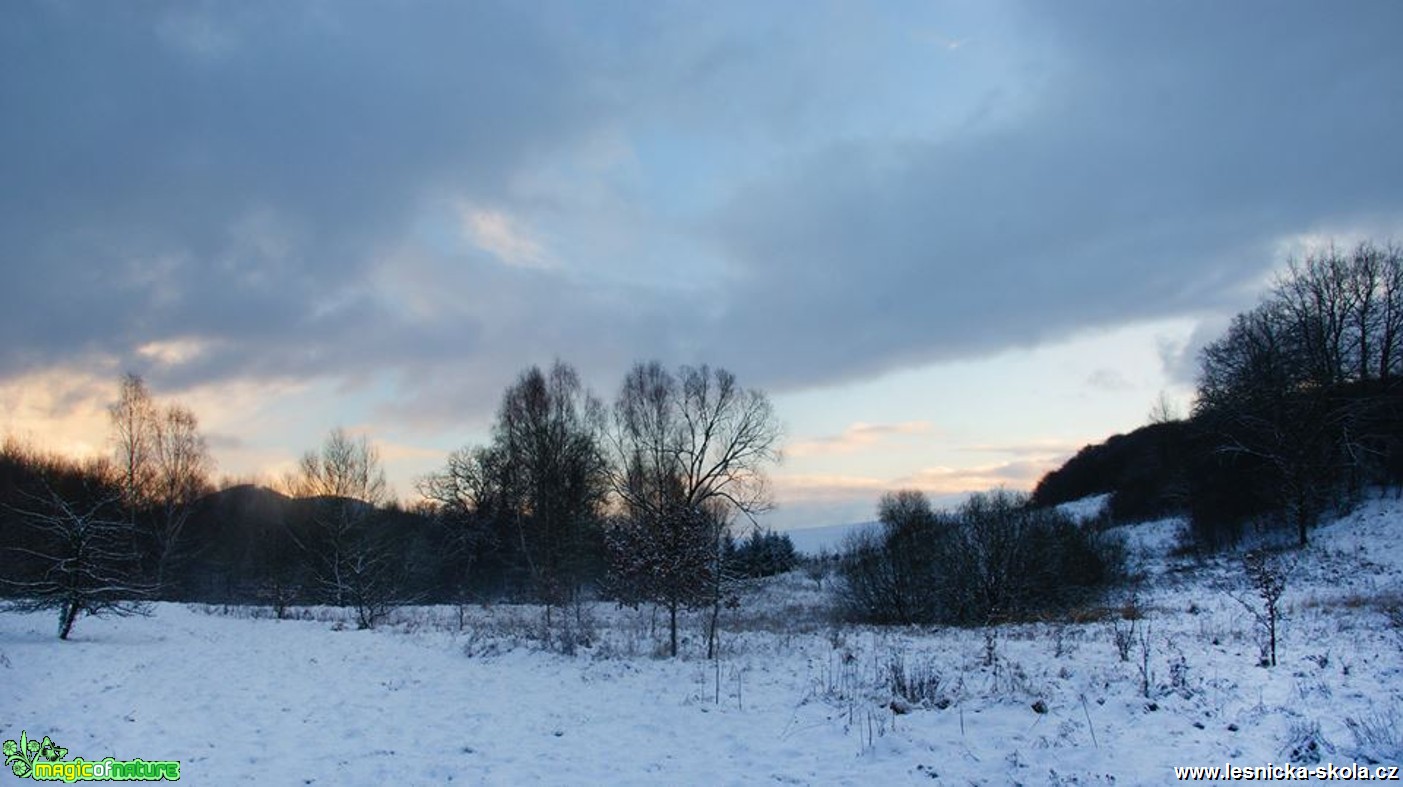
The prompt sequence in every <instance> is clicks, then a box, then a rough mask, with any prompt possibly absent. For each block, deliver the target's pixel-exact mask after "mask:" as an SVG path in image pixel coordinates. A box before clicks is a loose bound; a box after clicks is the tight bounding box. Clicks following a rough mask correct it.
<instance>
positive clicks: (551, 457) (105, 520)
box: [0, 362, 796, 654]
mask: <svg viewBox="0 0 1403 787" xmlns="http://www.w3.org/2000/svg"><path fill="white" fill-rule="evenodd" d="M109 415H110V422H111V430H112V434H111V438H112V445H113V451H112V455H111V456H110V457H107V458H104V459H101V460H95V461H90V462H85V463H80V462H76V461H74V460H70V459H64V458H60V457H56V456H51V455H46V454H44V453H42V452H40V451H37V450H34V449H31V448H28V447H26V446H23V445H20V444H18V443H16V442H14V441H9V442H7V443H6V445H5V446H4V447H3V449H0V539H3V544H4V547H3V548H4V549H5V550H6V560H5V561H4V564H3V566H4V567H3V569H0V590H3V592H4V593H5V595H6V597H7V598H9V600H10V602H11V604H12V605H13V606H21V607H24V608H29V609H35V608H50V609H55V610H57V611H58V612H59V617H60V621H61V625H60V634H61V636H63V637H65V638H66V637H67V635H68V633H69V632H70V631H71V628H72V624H73V621H74V620H75V619H76V618H77V617H78V616H79V615H81V614H83V613H92V614H101V613H104V612H123V613H128V612H138V611H140V610H141V609H142V604H143V603H144V602H146V601H150V600H156V599H171V600H206V601H220V602H259V603H266V604H270V605H272V606H273V608H274V609H275V611H277V612H278V613H279V614H280V615H281V614H283V612H285V611H286V610H287V608H288V607H290V606H292V605H295V604H333V605H337V606H343V607H347V608H350V609H352V610H353V611H354V613H355V617H356V620H357V622H358V624H359V625H360V626H362V627H371V626H374V625H375V624H376V622H378V621H379V620H380V619H382V618H383V617H384V615H385V613H386V612H387V611H388V610H389V609H390V608H391V607H392V606H394V605H397V604H403V603H409V602H445V601H452V602H466V601H473V600H483V601H485V600H524V601H533V602H538V603H541V604H543V605H544V607H545V609H546V615H547V624H548V625H550V624H551V622H552V618H553V617H559V616H565V615H568V614H571V612H572V611H573V612H575V613H578V610H579V605H580V602H582V601H583V600H586V599H592V598H612V599H615V600H618V601H620V602H621V603H627V604H634V605H636V604H643V603H651V604H658V605H659V606H660V607H662V608H663V609H664V610H666V611H667V613H668V617H669V622H670V647H671V651H672V652H673V653H674V654H675V653H676V650H677V633H676V631H677V616H678V613H679V612H681V611H684V610H696V609H702V608H705V609H708V610H709V616H708V617H709V620H710V625H709V632H710V636H709V638H708V639H709V642H708V649H709V650H711V651H713V652H714V649H715V632H716V625H717V620H718V618H719V615H720V612H721V610H722V608H723V606H724V605H726V604H727V603H728V602H729V601H730V600H731V595H732V590H731V588H732V583H734V582H735V581H737V580H739V579H742V578H744V577H747V576H760V575H764V574H769V573H777V572H781V571H787V570H789V569H790V568H792V567H793V566H794V563H795V560H796V556H795V552H794V548H793V544H792V543H791V542H789V539H788V537H787V536H784V535H782V534H775V533H772V532H768V531H763V530H761V529H760V528H759V527H758V524H757V522H756V516H757V515H758V514H760V513H762V512H763V511H765V510H767V509H768V508H769V507H770V506H771V499H770V497H769V494H768V489H767V484H766V472H767V469H768V467H769V466H770V465H771V464H772V463H774V462H775V461H777V460H778V458H779V444H778V443H779V437H780V430H779V426H778V422H777V420H776V418H775V415H774V412H773V408H772V406H771V404H770V401H769V399H768V397H767V396H766V395H765V394H764V393H763V392H762V391H759V390H756V389H751V388H746V387H744V386H742V385H741V384H740V383H739V382H738V381H737V380H736V378H735V376H734V375H732V374H731V373H730V372H728V371H726V370H724V369H719V368H713V367H710V366H682V367H680V368H678V369H676V370H670V369H667V368H665V367H663V366H662V365H661V364H659V363H657V362H649V363H639V364H636V365H635V366H634V367H633V368H632V369H630V370H629V372H628V374H627V375H626V376H625V379H624V381H623V383H622V385H621V386H620V388H619V390H618V393H617V394H616V395H615V397H614V399H613V401H612V402H611V403H609V404H608V405H606V404H605V403H604V401H603V400H602V399H600V398H599V397H598V396H596V395H595V394H594V393H593V392H591V391H590V390H588V389H587V388H586V387H585V386H584V384H583V383H582V382H581V380H580V377H579V375H578V373H577V372H576V371H575V370H574V368H573V367H571V366H570V365H568V364H566V363H563V362H556V363H555V364H553V365H552V366H551V367H549V368H548V369H541V368H539V367H531V368H529V369H527V370H525V371H523V372H522V373H521V374H520V376H519V377H518V378H517V379H516V380H515V382H513V384H512V385H510V386H509V387H508V388H507V390H506V391H505V392H504V393H503V395H502V399H501V403H500V405H499V407H498V409H497V413H496V418H495V421H494V424H493V426H492V430H491V435H490V439H489V440H488V441H487V443H486V444H483V445H474V446H466V447H464V448H462V449H460V450H457V451H455V452H453V453H452V454H450V456H449V457H448V458H447V461H446V463H445V465H444V467H443V468H442V469H440V470H439V471H437V472H435V473H432V474H430V475H429V476H427V477H425V478H422V479H420V480H419V481H418V483H417V484H416V487H417V491H418V492H419V493H420V499H419V500H418V501H416V502H414V503H412V504H409V505H403V504H401V503H400V502H398V501H396V500H394V499H392V498H391V496H390V495H389V493H388V486H387V484H386V480H385V474H384V469H383V466H382V463H381V459H380V457H379V454H378V451H377V450H376V448H375V446H374V445H373V444H372V443H371V442H370V441H369V440H368V439H367V438H365V437H363V436H362V437H354V436H352V435H350V434H348V433H347V432H345V431H344V430H341V429H335V430H333V431H332V432H331V433H330V434H329V435H328V436H327V438H326V439H325V441H324V442H323V444H322V445H321V446H319V447H317V448H316V449H313V450H310V451H308V452H307V453H305V454H304V455H303V456H302V458H301V460H300V461H299V463H298V466H297V469H296V470H295V471H294V472H292V473H289V474H288V475H287V476H286V477H285V478H283V479H280V480H279V481H278V482H277V483H276V484H274V485H273V486H274V487H276V488H270V487H268V486H258V485H253V484H241V485H226V486H225V487H224V488H222V489H215V488H214V486H213V484H212V483H211V481H210V475H211V471H212V469H213V460H212V458H211V456H210V453H209V449H208V445H207V442H206V440H205V439H204V437H203V436H202V435H201V433H200V431H199V427H198V420H197V419H196V418H195V416H194V414H193V413H192V412H191V411H190V410H189V409H188V408H185V407H183V406H181V405H178V404H172V405H161V404H159V403H157V401H156V400H155V398H154V397H153V396H152V395H151V393H150V391H149V390H148V389H147V387H146V385H145V383H144V382H143V381H142V380H141V378H140V377H137V376H135V375H127V376H126V377H124V378H123V379H122V382H121V385H120V389H119V396H118V399H117V401H116V402H114V403H113V405H112V406H111V408H110V410H109ZM746 529H749V530H750V535H749V536H748V537H747V536H744V535H741V536H740V537H739V538H738V537H737V535H738V534H743V532H744V531H745V530H746Z"/></svg>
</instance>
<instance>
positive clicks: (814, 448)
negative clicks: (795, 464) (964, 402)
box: [784, 421, 932, 459]
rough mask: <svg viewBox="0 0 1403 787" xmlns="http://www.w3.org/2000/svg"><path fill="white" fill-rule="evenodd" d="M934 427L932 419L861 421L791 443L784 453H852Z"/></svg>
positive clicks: (916, 434) (796, 457) (921, 432)
mask: <svg viewBox="0 0 1403 787" xmlns="http://www.w3.org/2000/svg"><path fill="white" fill-rule="evenodd" d="M931 431H932V429H931V423H930V422H929V421H904V422H902V423H896V424H869V423H862V422H861V421H859V422H857V423H855V424H853V425H851V426H849V427H848V428H847V429H844V430H843V432H842V434H839V435H833V436H829V437H818V438H814V439H812V440H801V441H799V442H796V443H791V444H790V445H788V446H786V447H785V449H784V453H785V455H786V456H788V457H790V458H794V459H798V458H804V457H812V456H835V455H841V454H852V453H858V452H861V451H866V450H870V449H873V448H876V447H878V446H880V445H882V444H883V443H886V442H888V441H890V440H892V439H893V438H899V437H913V436H921V435H929V434H931Z"/></svg>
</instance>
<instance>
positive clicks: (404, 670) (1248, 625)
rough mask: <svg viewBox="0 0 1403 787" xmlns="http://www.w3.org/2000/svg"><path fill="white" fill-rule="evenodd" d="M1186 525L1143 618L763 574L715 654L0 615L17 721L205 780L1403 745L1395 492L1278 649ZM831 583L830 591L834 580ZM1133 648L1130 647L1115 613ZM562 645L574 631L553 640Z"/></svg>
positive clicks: (1018, 759)
mask: <svg viewBox="0 0 1403 787" xmlns="http://www.w3.org/2000/svg"><path fill="white" fill-rule="evenodd" d="M1180 526H1181V523H1178V522H1174V521H1165V522H1158V523H1150V524H1147V525H1138V526H1131V527H1126V528H1120V530H1121V531H1122V532H1123V533H1124V535H1125V536H1126V540H1127V543H1128V546H1129V548H1130V550H1131V551H1132V552H1133V553H1134V554H1135V556H1136V560H1137V565H1138V566H1139V567H1140V568H1141V570H1142V572H1143V575H1144V579H1143V581H1142V583H1140V584H1139V585H1138V586H1137V587H1135V588H1134V589H1129V588H1128V589H1126V590H1125V591H1124V592H1123V593H1122V594H1121V595H1120V596H1119V597H1117V598H1116V599H1114V603H1115V605H1116V606H1117V608H1120V607H1125V608H1127V609H1129V608H1131V607H1133V608H1135V609H1137V610H1138V611H1139V612H1140V613H1141V614H1142V615H1143V618H1142V619H1139V620H1137V621H1135V622H1134V624H1133V630H1132V623H1131V622H1130V621H1127V620H1124V619H1122V618H1121V617H1120V616H1119V615H1110V616H1107V615H1106V614H1104V613H1098V612H1097V611H1096V610H1090V609H1089V610H1086V613H1085V616H1084V617H1085V618H1086V620H1085V621H1084V622H1076V623H1037V624H1022V625H1012V626H1006V627H1001V628H998V629H992V630H987V631H986V630H954V629H942V630H937V631H924V630H892V629H875V628H867V627H841V626H836V625H834V624H833V623H832V622H831V615H830V612H829V610H828V609H827V604H828V597H827V595H826V593H825V591H824V590H822V589H821V588H820V584H819V582H818V581H816V580H814V579H813V578H810V577H806V576H803V575H801V574H793V575H789V576H785V577H781V578H779V579H776V580H773V581H770V582H767V583H763V584H758V585H755V586H751V587H748V588H746V589H745V592H744V594H743V597H742V599H741V604H740V606H739V608H737V609H736V610H732V611H728V612H727V615H728V623H727V629H728V631H727V633H726V634H725V636H724V639H723V657H722V658H721V659H720V660H719V661H717V662H709V661H706V660H704V659H703V658H701V654H702V653H703V652H704V650H703V644H702V642H701V633H700V632H701V619H700V617H692V618H689V619H688V621H687V631H686V634H687V637H688V641H686V642H685V643H684V648H685V652H686V655H685V657H684V658H682V659H679V660H670V659H665V658H659V657H657V655H656V653H657V652H658V651H659V649H660V645H661V643H662V641H663V640H664V639H665V630H664V629H663V628H661V627H660V625H659V624H660V622H661V620H660V618H658V617H657V616H654V615H653V614H652V613H650V612H649V611H648V610H646V609H645V610H640V611H633V610H626V609H625V610H619V609H616V608H615V607H613V606H612V605H603V604H601V605H597V606H595V607H592V608H589V609H587V610H586V615H585V618H584V620H582V621H579V622H578V623H577V624H575V632H576V633H577V634H582V635H583V636H582V637H581V639H582V640H586V642H584V643H583V644H581V645H580V646H579V647H578V648H576V649H575V652H574V654H573V655H561V654H560V653H559V652H556V651H555V650H548V649H546V647H545V646H544V644H543V643H542V641H541V639H540V632H541V627H540V621H541V616H540V615H539V612H538V610H535V609H533V608H528V607H516V606H496V607H490V608H481V607H472V608H465V609H462V610H460V609H458V608H453V607H436V608H415V609H405V610H401V611H400V612H399V613H398V618H397V622H396V623H395V625H393V626H387V627H384V628H382V629H379V630H376V631H373V632H365V631H354V630H351V629H350V628H348V627H347V626H345V625H343V624H342V623H340V622H339V619H340V617H341V616H340V614H339V613H338V612H337V611H335V610H325V609H312V610H302V611H301V613H302V615H303V616H304V617H305V618H306V619H303V620H283V621H277V620H271V619H267V618H268V613H267V611H266V610H257V609H250V608H241V609H222V608H208V607H203V606H185V605H171V604H166V605H160V606H158V607H157V608H156V612H155V615H154V616H152V617H150V618H136V619H125V620H121V619H102V620H96V619H83V620H81V621H80V622H79V624H78V627H77V629H76V630H75V634H74V640H73V641H71V642H67V643H61V642H59V641H58V640H57V639H55V637H54V625H55V621H54V620H53V619H52V616H47V615H46V616H35V615H21V614H15V613H6V614H3V615H0V654H3V657H2V658H0V679H2V680H0V708H4V709H5V710H6V713H5V719H4V721H5V724H6V728H5V729H4V730H0V737H4V738H13V739H16V740H17V739H19V737H20V733H21V731H24V732H26V733H27V734H28V735H29V736H30V737H32V738H36V739H37V738H40V737H42V736H49V737H50V738H51V739H52V740H53V742H54V743H55V744H57V745H61V746H63V747H66V748H67V749H68V750H69V755H68V756H69V758H70V759H71V758H73V757H82V758H84V759H86V760H90V761H91V760H96V759H100V758H102V757H106V756H113V757H116V758H118V759H133V758H137V757H140V758H143V759H145V760H159V759H169V760H179V761H180V762H181V779H182V781H185V782H188V783H191V784H238V783H253V782H267V783H272V784H288V785H294V784H328V785H329V784H352V785H358V784H366V785H373V784H385V783H391V782H394V783H406V784H437V783H445V782H453V783H466V784H521V783H543V784H707V785H711V784H756V783H779V784H853V785H869V784H926V783H931V782H934V783H943V784H970V783H973V784H990V785H1002V784H1009V783H1029V784H1118V785H1125V784H1164V783H1172V782H1173V781H1174V771H1173V769H1174V767H1176V766H1222V765H1223V764H1225V763H1231V764H1232V765H1235V766H1265V765H1267V764H1268V763H1271V764H1273V765H1277V766H1279V765H1283V764H1288V763H1289V764H1293V765H1310V766H1312V767H1314V766H1315V765H1317V764H1321V765H1323V764H1326V763H1332V764H1335V765H1345V764H1350V763H1360V764H1366V763H1367V764H1370V765H1371V767H1372V766H1373V765H1374V764H1383V765H1394V764H1399V763H1400V759H1403V630H1400V626H1403V620H1400V619H1398V618H1394V619H1392V620H1391V619H1390V617H1389V616H1388V610H1389V609H1396V608H1397V605H1398V604H1399V602H1400V598H1401V597H1403V596H1400V579H1403V573H1401V572H1403V549H1400V545H1399V539H1398V534H1399V533H1400V532H1403V503H1400V502H1399V501H1396V500H1393V499H1380V500H1374V501H1371V502H1369V503H1367V504H1366V505H1364V506H1362V507H1361V508H1360V509H1359V510H1358V511H1357V512H1355V513H1354V514H1352V515H1351V516H1348V517H1346V518H1344V519H1342V520H1341V521H1339V522H1336V523H1332V524H1330V525H1327V526H1324V527H1322V528H1321V529H1319V530H1318V531H1316V533H1315V543H1314V544H1313V545H1312V546H1311V547H1310V548H1309V549H1307V550H1305V551H1304V552H1302V553H1295V552H1292V553H1289V554H1288V555H1287V556H1286V559H1287V560H1288V561H1291V562H1292V563H1293V565H1292V567H1291V568H1290V569H1289V571H1288V573H1287V586H1286V594H1285V597H1284V608H1285V611H1286V618H1285V621H1284V623H1283V630H1282V634H1281V642H1280V645H1279V651H1280V652H1279V665H1278V666H1277V667H1275V668H1263V667H1259V666H1257V663H1258V658H1259V647H1258V637H1257V633H1256V631H1255V625H1256V624H1255V619H1254V617H1253V615H1252V613H1251V612H1250V611H1249V608H1248V606H1246V605H1244V604H1243V603H1241V602H1240V601H1239V600H1238V599H1242V600H1243V601H1247V602H1249V603H1251V602H1252V597H1251V596H1250V594H1249V593H1248V592H1247V591H1246V590H1245V589H1244V588H1243V587H1242V585H1241V574H1242V571H1241V562H1240V560H1239V559H1238V558H1236V557H1234V556H1231V555H1229V556H1222V557H1215V558H1213V559H1210V560H1208V561H1206V562H1202V563H1199V562H1194V561H1193V560H1192V559H1189V558H1175V557H1171V556H1170V550H1171V548H1172V546H1173V544H1174V543H1175V540H1176V539H1175V536H1176V534H1177V530H1178V528H1179V527H1180ZM831 582H832V579H831V578H830V579H827V580H824V584H825V587H826V586H827V584H828V583H831ZM1118 630H1119V633H1120V641H1121V644H1122V645H1123V646H1125V654H1124V655H1125V659H1124V660H1122V657H1121V656H1122V654H1121V652H1120V650H1119V649H1118V647H1117V641H1116V640H1117V631H1118ZM557 650H558V649H557Z"/></svg>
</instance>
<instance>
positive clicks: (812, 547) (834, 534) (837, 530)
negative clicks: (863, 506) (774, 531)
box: [784, 522, 881, 555]
mask: <svg viewBox="0 0 1403 787" xmlns="http://www.w3.org/2000/svg"><path fill="white" fill-rule="evenodd" d="M880 526H881V525H880V524H879V523H877V522H857V523H854V524H850V525H823V526H820V527H803V528H795V529H794V530H786V531H784V533H785V535H787V536H789V540H790V541H791V542H793V543H794V548H795V549H796V550H798V551H799V552H802V553H803V554H805V555H817V554H818V553H819V552H820V551H821V550H827V551H829V552H837V551H838V550H840V549H842V547H843V541H844V540H845V539H847V537H848V536H850V535H852V534H853V533H860V532H862V531H864V530H873V529H876V528H878V527H880Z"/></svg>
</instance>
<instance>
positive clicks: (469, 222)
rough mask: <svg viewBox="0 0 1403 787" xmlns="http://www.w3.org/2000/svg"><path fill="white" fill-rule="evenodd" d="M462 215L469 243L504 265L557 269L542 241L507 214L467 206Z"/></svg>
mask: <svg viewBox="0 0 1403 787" xmlns="http://www.w3.org/2000/svg"><path fill="white" fill-rule="evenodd" d="M462 216H463V231H464V232H465V233H466V235H467V238H468V240H469V241H470V242H471V243H472V244H473V245H474V246H477V247H478V248H480V249H482V250H483V251H485V252H488V253H489V254H491V255H492V256H494V257H496V258H497V259H498V260H500V261H501V262H503V263H505V264H507V265H514V266H518V267H522V268H550V267H553V266H554V263H553V261H552V259H551V257H550V256H549V255H548V254H547V253H546V250H545V247H544V246H543V245H542V244H541V242H540V241H539V240H537V239H536V238H535V237H533V236H532V235H531V232H530V231H529V229H528V228H526V227H525V226H523V224H522V222H521V221H519V220H518V219H516V218H514V217H513V216H511V215H510V214H508V213H506V212H505V211H502V210H492V209H484V208H476V207H464V208H463V210H462Z"/></svg>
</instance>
